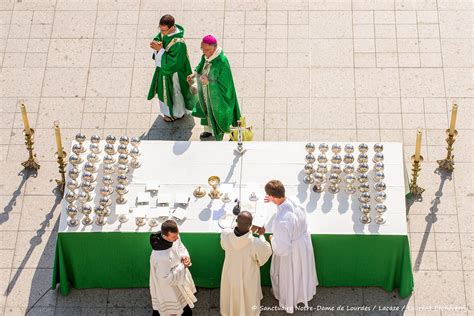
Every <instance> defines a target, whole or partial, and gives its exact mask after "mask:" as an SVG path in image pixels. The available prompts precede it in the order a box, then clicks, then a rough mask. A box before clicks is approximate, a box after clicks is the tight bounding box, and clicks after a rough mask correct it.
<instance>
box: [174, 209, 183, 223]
mask: <svg viewBox="0 0 474 316" xmlns="http://www.w3.org/2000/svg"><path fill="white" fill-rule="evenodd" d="M173 217H175V218H176V219H178V220H180V221H182V220H183V219H185V218H186V209H184V208H182V207H177V208H176V210H174V212H173Z"/></svg>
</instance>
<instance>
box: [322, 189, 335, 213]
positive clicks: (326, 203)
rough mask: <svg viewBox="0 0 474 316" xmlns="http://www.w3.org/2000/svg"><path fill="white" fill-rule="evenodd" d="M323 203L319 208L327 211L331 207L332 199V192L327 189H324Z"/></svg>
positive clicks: (324, 211)
mask: <svg viewBox="0 0 474 316" xmlns="http://www.w3.org/2000/svg"><path fill="white" fill-rule="evenodd" d="M324 192H325V193H324V197H323V204H322V205H321V210H322V211H323V213H329V212H330V211H331V209H332V200H333V199H334V194H331V193H329V192H327V191H324Z"/></svg>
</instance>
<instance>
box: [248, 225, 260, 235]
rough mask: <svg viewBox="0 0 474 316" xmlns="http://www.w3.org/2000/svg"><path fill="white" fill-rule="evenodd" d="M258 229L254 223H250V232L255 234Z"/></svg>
mask: <svg viewBox="0 0 474 316" xmlns="http://www.w3.org/2000/svg"><path fill="white" fill-rule="evenodd" d="M258 229H259V227H258V226H255V225H252V227H250V231H251V232H252V234H257V232H258Z"/></svg>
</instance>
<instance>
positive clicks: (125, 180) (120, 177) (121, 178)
mask: <svg viewBox="0 0 474 316" xmlns="http://www.w3.org/2000/svg"><path fill="white" fill-rule="evenodd" d="M117 182H118V183H120V184H123V185H127V184H128V177H127V175H126V174H119V175H118V176H117Z"/></svg>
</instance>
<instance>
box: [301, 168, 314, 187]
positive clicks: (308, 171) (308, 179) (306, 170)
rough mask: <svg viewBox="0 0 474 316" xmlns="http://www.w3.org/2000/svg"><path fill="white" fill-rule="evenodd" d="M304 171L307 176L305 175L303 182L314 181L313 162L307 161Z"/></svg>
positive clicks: (309, 182)
mask: <svg viewBox="0 0 474 316" xmlns="http://www.w3.org/2000/svg"><path fill="white" fill-rule="evenodd" d="M304 173H305V174H306V176H305V177H304V179H303V182H304V183H306V184H311V183H313V182H314V179H313V177H312V176H311V175H312V174H313V173H314V168H313V165H312V164H310V163H307V164H306V165H305V166H304Z"/></svg>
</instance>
